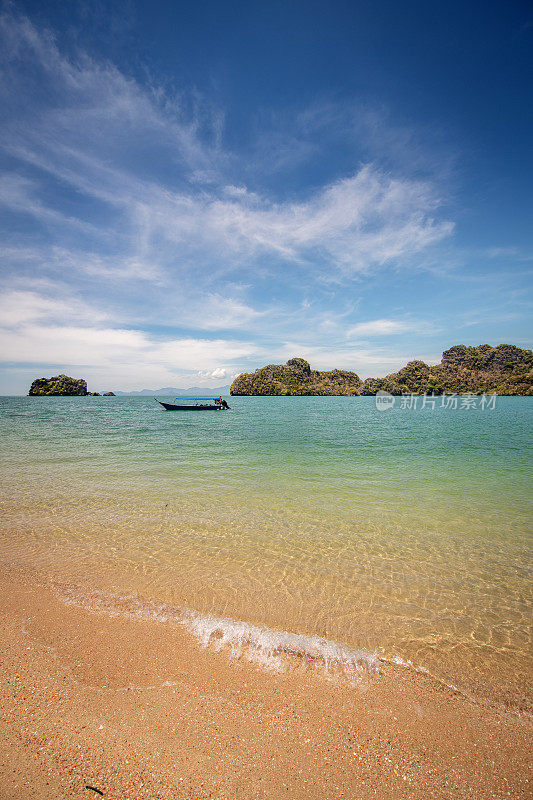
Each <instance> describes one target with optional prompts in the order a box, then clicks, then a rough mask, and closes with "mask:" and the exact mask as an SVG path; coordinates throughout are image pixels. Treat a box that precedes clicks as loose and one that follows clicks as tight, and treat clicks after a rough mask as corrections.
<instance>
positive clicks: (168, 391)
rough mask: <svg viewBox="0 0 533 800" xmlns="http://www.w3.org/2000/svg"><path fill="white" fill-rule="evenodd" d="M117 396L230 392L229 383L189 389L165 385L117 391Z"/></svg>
mask: <svg viewBox="0 0 533 800" xmlns="http://www.w3.org/2000/svg"><path fill="white" fill-rule="evenodd" d="M115 394H116V395H117V397H124V396H126V395H128V396H133V395H134V396H136V397H139V396H148V397H155V396H157V395H161V397H169V396H172V397H211V396H212V397H218V396H219V395H228V394H229V384H227V386H215V387H209V386H190V387H189V388H188V389H176V387H175V386H164V387H163V388H162V389H141V390H140V391H138V392H115Z"/></svg>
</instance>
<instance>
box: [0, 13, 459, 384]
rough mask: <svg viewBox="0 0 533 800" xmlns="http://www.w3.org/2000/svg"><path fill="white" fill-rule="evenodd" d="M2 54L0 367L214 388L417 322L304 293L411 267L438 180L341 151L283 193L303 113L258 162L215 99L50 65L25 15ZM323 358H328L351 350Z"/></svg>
mask: <svg viewBox="0 0 533 800" xmlns="http://www.w3.org/2000/svg"><path fill="white" fill-rule="evenodd" d="M0 44H1V45H2V47H1V50H2V57H1V62H0V65H1V75H0V97H1V99H2V102H3V106H4V114H3V118H2V121H1V122H0V134H1V142H2V145H1V147H2V151H3V155H4V158H5V163H7V164H8V169H6V170H5V171H4V172H3V173H2V174H0V204H1V205H2V207H3V209H4V212H5V213H6V215H7V217H6V219H7V222H6V225H5V228H4V245H3V250H2V255H3V267H2V277H1V280H2V282H3V285H4V291H5V299H4V303H3V309H4V322H3V328H2V331H1V334H0V335H1V344H2V349H3V352H4V358H5V359H6V360H8V361H10V362H21V363H30V362H31V363H43V364H54V365H55V364H57V365H64V366H65V368H66V367H67V366H69V365H72V366H73V367H75V366H79V368H80V369H82V368H84V369H88V370H97V369H98V368H99V367H98V365H100V368H101V369H102V370H103V373H102V374H104V375H107V374H109V375H111V374H115V375H117V376H118V375H120V376H121V380H123V381H126V380H128V379H127V378H126V374H127V370H128V369H129V370H130V373H131V374H132V375H134V376H137V377H134V379H133V380H134V385H135V381H137V382H138V380H140V374H139V372H140V371H142V370H144V372H143V373H142V374H143V375H144V376H145V378H146V380H148V379H149V378H150V377H152V378H153V380H155V381H161V382H166V381H169V380H171V379H172V376H174V377H175V372H176V370H178V371H179V370H184V371H187V370H189V371H192V372H195V371H196V372H197V371H198V370H200V371H203V372H204V373H205V376H207V374H208V373H209V374H210V375H211V378H213V379H217V378H220V377H222V372H224V374H226V373H227V374H232V373H233V372H235V371H238V369H239V366H240V365H241V364H243V363H249V361H250V360H251V359H254V358H256V359H262V358H265V359H266V360H271V358H272V357H274V356H275V357H278V356H279V357H281V356H283V355H284V354H285V353H287V357H288V356H289V355H291V354H292V355H293V354H294V352H290V348H292V347H293V346H294V347H296V345H297V344H298V343H301V344H303V345H307V346H308V348H309V352H310V353H312V354H313V355H316V357H317V358H318V359H319V360H321V358H322V357H321V355H320V353H321V352H322V351H321V350H320V349H319V348H317V347H316V338H317V337H318V336H324V335H331V336H332V337H333V336H335V337H337V339H338V337H339V336H344V337H346V333H345V331H346V328H348V337H349V338H350V337H351V338H356V337H374V336H383V335H385V334H392V335H394V334H397V333H401V332H405V331H407V330H413V328H412V326H411V328H409V326H408V323H407V322H394V321H393V320H387V319H379V320H375V321H374V322H357V321H354V320H353V319H352V320H351V321H352V322H354V324H352V325H351V326H350V313H351V310H353V308H355V305H356V301H355V300H353V301H351V302H350V303H347V304H346V306H347V308H348V310H346V311H344V310H340V308H339V302H333V301H332V300H331V298H330V302H328V303H327V304H326V306H324V307H320V302H319V300H318V299H317V298H319V297H324V296H326V295H327V292H328V291H330V289H329V288H328V286H329V284H330V283H334V284H335V285H337V286H349V285H350V281H352V280H353V279H354V278H360V277H361V276H366V275H372V274H374V273H376V272H378V271H379V270H382V269H384V268H387V267H392V268H395V269H396V268H402V269H406V268H408V267H409V266H417V265H418V264H419V258H420V257H421V256H422V254H425V253H426V252H427V251H428V250H431V248H433V247H435V246H436V245H438V244H439V243H441V242H443V241H446V240H447V239H448V238H449V237H450V235H451V234H452V231H453V223H452V221H451V220H449V219H447V218H446V217H445V216H444V215H443V212H442V208H441V206H442V196H441V192H440V191H439V188H438V186H437V185H436V184H435V182H434V181H432V180H430V179H425V180H421V179H415V178H412V177H408V176H406V175H405V174H404V173H401V174H399V173H398V174H395V173H394V172H393V171H392V170H389V169H387V168H385V167H384V166H383V164H381V165H379V164H378V163H377V162H375V161H372V160H367V161H366V163H362V162H361V161H360V160H358V159H356V158H355V157H354V159H353V163H351V164H350V166H349V168H346V169H345V170H344V172H343V174H342V175H340V176H339V175H335V176H334V177H333V176H330V177H329V178H328V179H326V180H323V181H322V182H320V183H318V184H316V183H310V184H308V185H304V186H301V187H300V189H299V191H298V192H295V193H294V195H293V196H292V197H288V196H287V194H286V193H285V192H276V191H274V190H273V188H272V186H271V185H270V184H269V181H268V180H267V179H266V178H267V176H268V173H269V172H270V171H271V170H272V168H273V162H274V161H275V162H276V167H275V168H276V170H278V171H282V170H283V169H285V168H288V167H287V164H288V161H290V160H291V159H293V158H294V156H295V153H296V152H297V153H298V159H299V161H300V162H303V161H305V160H306V159H307V160H308V159H310V158H312V157H313V155H314V153H315V152H316V148H315V147H314V145H313V140H312V137H313V135H315V134H316V133H317V131H318V132H320V129H322V128H323V126H324V125H325V124H326V123H325V120H324V118H321V120H320V122H318V121H317V118H316V114H315V117H314V118H313V115H312V113H311V112H309V115H308V116H307V118H305V115H301V118H300V120H299V122H298V126H297V127H296V129H295V130H294V131H293V134H292V138H291V136H289V135H288V134H287V135H285V134H283V135H280V137H279V138H278V139H276V137H273V139H272V141H271V145H272V147H271V150H270V152H267V151H268V147H267V144H266V142H265V140H264V138H263V139H262V140H260V141H258V143H257V146H255V147H254V146H251V147H250V148H248V151H246V152H244V151H243V152H239V153H238V152H235V151H231V150H230V149H229V148H228V147H226V146H225V145H224V124H223V119H224V115H223V113H222V111H221V110H220V109H219V108H217V107H216V106H212V105H210V104H209V103H208V102H206V101H202V100H201V99H200V100H198V101H197V102H196V103H195V104H193V107H192V111H191V106H190V104H187V103H183V102H182V101H181V99H180V97H179V96H176V97H173V96H170V95H169V94H168V92H165V91H164V90H163V89H161V88H159V87H157V86H155V85H154V84H150V85H144V84H141V83H140V82H139V81H136V80H134V79H133V78H131V77H128V76H127V75H125V74H123V73H122V72H121V71H120V70H119V69H118V68H117V67H116V66H114V65H113V64H110V63H108V62H104V61H98V60H96V59H95V58H90V57H89V56H88V55H87V54H86V53H83V52H77V53H75V54H72V53H71V54H69V55H66V54H65V53H64V52H61V50H60V49H59V47H58V45H57V43H56V41H55V40H54V37H53V35H52V34H51V33H50V32H47V31H43V30H40V29H38V28H37V27H35V26H34V25H33V24H32V23H31V22H30V21H29V20H28V19H26V18H25V17H21V16H16V15H13V14H10V13H6V14H4V15H3V16H2V17H1V19H0ZM330 122H331V120H330ZM304 129H305V130H306V131H307V132H306V135H305V136H302V135H301V132H302V131H303V130H304ZM250 152H252V153H253V154H254V159H255V161H254V164H253V169H251V168H250V163H249V153H250ZM252 177H253V180H252ZM261 177H263V178H264V180H261ZM13 221H15V223H16V224H12V223H13ZM21 231H22V232H23V233H22V235H21ZM21 281H25V285H22V286H21ZM325 287H326V288H325ZM309 292H311V294H314V297H315V302H314V304H313V305H312V306H310V307H309V309H305V308H304V306H303V305H302V302H303V301H304V299H305V297H306V296H307V294H308V293H309ZM332 308H333V309H335V308H336V311H332V310H331V309H332ZM350 309H351V310H350ZM343 316H346V320H344V319H342V324H339V321H340V320H341V317H343ZM298 325H299V326H300V333H298V331H297V330H296V328H297V327H298ZM387 326H388V327H387ZM156 328H157V329H158V330H159V333H158V334H157V335H156V334H155V333H154V329H156ZM165 328H168V329H169V331H168V333H161V330H164V329H165ZM172 329H174V330H172ZM176 330H177V331H179V333H176ZM313 330H314V331H315V333H316V336H315V339H313V336H312V335H311V334H310V333H309V331H313ZM343 331H344V333H343ZM242 340H245V341H242ZM332 342H333V339H332ZM313 348H315V349H313ZM323 352H324V353H327V354H328V357H329V355H332V353H333V352H337V353H338V356H339V359H340V360H341V361H342V362H343V364H344V365H346V364H347V361H348V360H349V359H350V358H356V359H357V358H359V360H360V361H361V360H363V361H364V358H365V355H364V351H362V350H355V349H353V348H345V349H342V348H341V349H340V350H337V351H333V349H332V347H330V349H329V351H328V349H327V348H326V349H324V351H323ZM373 353H374V354H373V356H372V357H373V358H377V359H378V362H376V361H375V360H374V362H373V363H374V364H376V363H379V357H380V356H379V353H377V352H376V351H373ZM369 357H370V356H369ZM339 359H337V361H336V362H335V363H337V362H338V360H339ZM321 363H322V361H321ZM387 363H388V362H387ZM113 371H114V372H113ZM215 373H216V374H215ZM95 374H96V373H95ZM156 375H157V376H159V377H156ZM113 385H114V386H115V387H116V385H117V384H116V383H113Z"/></svg>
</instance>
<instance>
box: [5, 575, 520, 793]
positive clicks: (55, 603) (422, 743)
mask: <svg viewBox="0 0 533 800" xmlns="http://www.w3.org/2000/svg"><path fill="white" fill-rule="evenodd" d="M0 577H1V581H2V587H1V601H0V607H1V635H2V641H3V645H4V646H3V648H2V662H3V663H2V665H1V675H2V677H1V686H2V697H1V714H0V759H1V764H2V767H1V777H0V798H1V800H8V799H9V800H28V799H29V798H39V800H49V799H50V800H52V798H53V799H54V800H57V799H58V798H70V797H72V798H86V799H87V800H91V798H92V800H95V798H96V800H97V799H98V798H99V797H101V796H102V795H103V796H104V797H105V798H112V799H113V800H125V799H126V798H130V800H163V798H172V800H181V798H183V799H185V798H187V800H193V799H194V800H196V799H198V800H200V798H201V799H202V800H204V798H205V799H207V798H213V799H215V798H217V799H218V800H252V798H264V799H265V800H266V799H267V798H268V799H269V800H276V799H277V798H299V800H301V799H302V798H324V800H325V799H326V798H328V800H329V798H347V799H349V800H366V798H380V800H388V799H389V798H390V800H393V799H394V800H401V798H410V799H411V798H457V799H459V800H460V798H470V800H472V798H474V799H475V800H482V799H483V798H514V799H515V800H516V799H517V798H526V797H531V782H530V781H531V763H532V762H531V744H530V743H531V730H532V727H533V726H532V722H531V719H530V718H529V717H527V716H524V715H522V716H518V715H516V714H514V713H505V712H504V711H502V710H501V709H495V708H490V707H486V706H482V705H479V704H476V703H473V702H471V701H470V700H468V699H466V698H465V697H464V696H462V695H460V694H457V693H454V692H453V691H452V690H450V689H448V688H446V687H443V686H442V685H438V684H437V683H435V682H433V681H432V679H431V678H429V677H424V676H423V675H420V674H416V673H413V672H410V671H409V670H406V669H403V668H401V667H395V666H394V665H386V664H385V665H381V667H380V670H379V672H377V673H375V674H372V675H369V676H368V677H367V678H364V679H363V680H362V681H361V683H360V684H358V685H356V686H353V685H350V683H348V681H345V680H342V679H338V680H336V681H331V680H328V679H327V678H326V677H325V676H324V675H323V674H322V673H320V671H316V670H308V671H304V670H297V669H290V668H288V669H287V670H286V671H284V672H282V673H272V672H269V671H265V670H264V669H261V668H260V667H259V666H257V665H254V664H252V663H249V662H248V661H246V660H243V659H240V660H231V659H230V658H229V656H228V653H227V652H224V651H220V652H218V651H216V650H213V649H212V648H208V649H205V648H202V647H201V645H200V644H199V643H198V642H197V641H196V640H195V639H194V638H193V637H192V636H191V635H190V633H188V632H187V630H185V629H184V628H183V627H180V626H177V625H174V626H173V625H161V624H158V623H156V622H153V621H151V620H146V619H144V620H143V619H127V618H123V617H114V618H113V617H110V616H107V615H105V614H95V613H91V612H89V611H87V610H84V609H80V608H79V607H73V606H68V605H65V604H64V603H63V602H61V600H60V599H59V598H58V597H57V595H56V594H55V593H54V591H53V589H52V588H51V587H49V586H47V585H46V584H42V583H41V582H40V581H39V580H38V578H37V576H33V575H31V574H30V573H27V572H24V573H22V572H20V571H17V570H15V569H3V570H2V571H1V572H0ZM88 787H92V788H88ZM100 793H101V794H100Z"/></svg>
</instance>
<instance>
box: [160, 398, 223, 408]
mask: <svg viewBox="0 0 533 800" xmlns="http://www.w3.org/2000/svg"><path fill="white" fill-rule="evenodd" d="M155 399H156V400H157V397H156V398H155ZM174 400H175V401H178V402H177V403H176V402H174V403H165V402H164V401H163V400H157V402H158V403H159V404H160V405H162V406H163V408H164V409H165V410H166V411H229V410H230V407H229V406H228V404H227V403H226V401H225V400H223V399H222V398H221V397H217V398H212V397H175V398H174ZM206 400H209V401H210V402H209V403H206V402H205V401H206Z"/></svg>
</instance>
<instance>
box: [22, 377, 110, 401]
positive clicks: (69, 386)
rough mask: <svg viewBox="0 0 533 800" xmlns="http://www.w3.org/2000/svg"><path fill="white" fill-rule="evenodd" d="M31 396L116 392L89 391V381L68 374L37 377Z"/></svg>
mask: <svg viewBox="0 0 533 800" xmlns="http://www.w3.org/2000/svg"><path fill="white" fill-rule="evenodd" d="M28 396H29V397H102V396H103V397H115V394H114V392H104V394H103V395H100V393H99V392H88V391H87V381H84V380H83V378H71V377H69V376H68V375H54V377H52V378H36V379H35V380H34V381H33V383H32V385H31V386H30V391H29V392H28Z"/></svg>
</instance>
